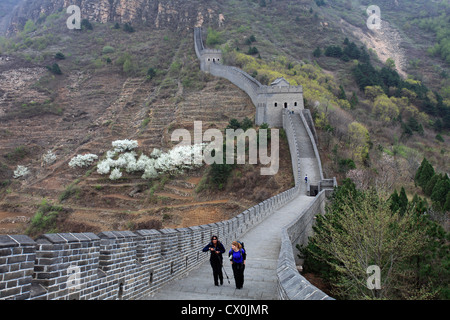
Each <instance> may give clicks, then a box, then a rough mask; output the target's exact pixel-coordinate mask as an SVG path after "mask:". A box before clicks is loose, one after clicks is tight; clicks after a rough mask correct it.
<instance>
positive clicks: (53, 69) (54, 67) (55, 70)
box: [47, 63, 62, 75]
mask: <svg viewBox="0 0 450 320" xmlns="http://www.w3.org/2000/svg"><path fill="white" fill-rule="evenodd" d="M47 69H48V70H49V71H50V72H51V73H53V74H58V75H59V74H62V71H61V68H60V67H59V65H58V64H57V63H54V64H53V65H52V66H47Z"/></svg>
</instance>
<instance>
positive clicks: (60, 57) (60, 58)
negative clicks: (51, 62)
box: [55, 52, 66, 60]
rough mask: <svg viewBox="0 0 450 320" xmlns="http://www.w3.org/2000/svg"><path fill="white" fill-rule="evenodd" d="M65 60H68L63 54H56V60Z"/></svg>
mask: <svg viewBox="0 0 450 320" xmlns="http://www.w3.org/2000/svg"><path fill="white" fill-rule="evenodd" d="M65 58H66V56H65V55H64V54H63V53H62V52H57V53H56V54H55V59H58V60H64V59H65Z"/></svg>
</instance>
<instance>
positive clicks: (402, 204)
mask: <svg viewBox="0 0 450 320" xmlns="http://www.w3.org/2000/svg"><path fill="white" fill-rule="evenodd" d="M398 205H399V213H400V214H401V215H403V214H404V213H405V211H406V209H407V207H408V197H407V196H406V191H405V188H403V187H402V188H401V190H400V195H399V196H398Z"/></svg>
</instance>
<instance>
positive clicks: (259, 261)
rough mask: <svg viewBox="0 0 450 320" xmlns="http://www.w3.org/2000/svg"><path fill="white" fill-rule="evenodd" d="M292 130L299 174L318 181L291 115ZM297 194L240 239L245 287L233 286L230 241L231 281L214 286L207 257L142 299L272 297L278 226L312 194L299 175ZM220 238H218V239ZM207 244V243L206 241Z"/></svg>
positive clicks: (295, 213)
mask: <svg viewBox="0 0 450 320" xmlns="http://www.w3.org/2000/svg"><path fill="white" fill-rule="evenodd" d="M293 125H294V130H295V133H296V135H297V141H298V145H299V148H300V159H299V162H300V163H299V164H300V167H301V172H300V174H302V175H303V177H304V174H305V173H307V174H308V178H309V179H310V181H314V182H317V181H319V180H320V173H319V168H318V164H317V161H316V159H315V155H314V150H313V147H312V144H311V140H310V139H309V137H308V135H307V133H306V129H305V127H304V125H303V123H302V121H301V119H300V116H299V115H294V117H293ZM299 183H300V184H301V188H300V195H299V196H298V197H296V198H294V199H293V200H291V201H290V202H289V203H287V204H285V205H284V206H283V207H281V208H279V209H278V210H276V211H275V212H274V213H273V214H272V215H270V216H268V217H267V218H266V219H265V220H264V221H262V222H260V223H259V224H258V225H257V226H255V227H254V228H253V229H251V230H250V231H248V232H247V233H246V234H245V235H244V236H243V237H242V238H241V239H240V240H241V241H243V242H244V245H245V248H246V249H247V252H248V254H247V261H246V268H245V273H244V278H245V282H244V287H243V288H242V289H235V283H234V278H233V271H232V269H231V265H230V263H229V261H228V259H227V256H228V250H229V249H230V247H231V244H230V243H226V244H224V246H225V249H226V254H225V256H224V268H225V272H226V274H227V275H228V278H229V280H230V283H228V280H227V277H226V275H225V273H224V284H223V286H219V287H216V286H214V281H213V276H212V269H211V265H210V263H209V260H208V261H206V262H205V263H203V264H202V265H200V266H199V267H198V268H196V269H194V270H192V271H190V273H188V274H187V275H185V276H184V277H183V278H181V279H178V280H174V281H172V282H170V283H168V284H167V285H165V286H164V287H162V288H161V289H160V290H158V291H157V292H156V293H154V294H153V295H151V296H147V297H144V298H143V299H145V300H165V299H169V300H208V299H211V298H213V299H216V300H217V299H223V300H231V299H237V298H238V299H256V300H275V299H277V298H278V292H277V274H276V270H277V263H278V256H279V253H280V247H281V229H282V228H283V227H284V226H286V225H287V224H289V223H290V222H291V221H293V220H294V219H295V218H296V217H297V216H298V214H299V213H300V212H301V211H302V210H303V209H305V208H306V207H307V206H308V205H309V204H310V203H311V201H313V200H314V198H313V197H308V196H306V185H305V183H304V181H303V178H302V177H301V178H300V180H299ZM219 240H220V239H219ZM205 245H206V243H205ZM208 254H209V253H208Z"/></svg>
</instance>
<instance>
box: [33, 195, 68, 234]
mask: <svg viewBox="0 0 450 320" xmlns="http://www.w3.org/2000/svg"><path fill="white" fill-rule="evenodd" d="M63 210H64V209H63V208H62V207H60V206H54V205H52V204H51V203H48V202H47V200H45V199H44V200H42V202H41V204H40V205H39V208H38V210H37V211H36V214H35V215H34V217H33V218H32V219H31V223H30V226H29V227H28V229H27V231H26V233H27V234H28V235H30V236H34V235H37V234H39V233H51V232H56V231H57V230H56V222H57V219H58V217H59V215H60V213H61V212H63Z"/></svg>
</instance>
